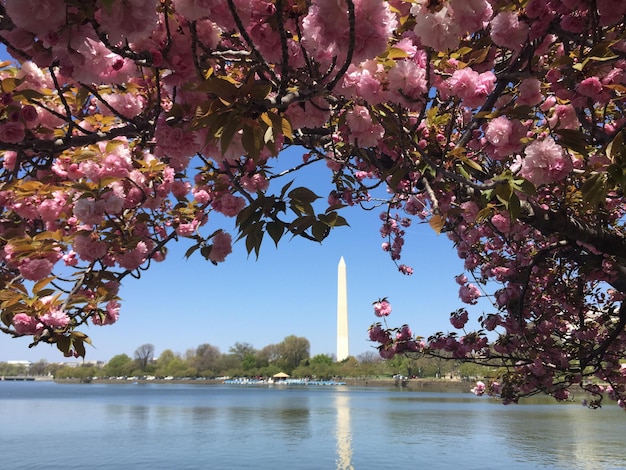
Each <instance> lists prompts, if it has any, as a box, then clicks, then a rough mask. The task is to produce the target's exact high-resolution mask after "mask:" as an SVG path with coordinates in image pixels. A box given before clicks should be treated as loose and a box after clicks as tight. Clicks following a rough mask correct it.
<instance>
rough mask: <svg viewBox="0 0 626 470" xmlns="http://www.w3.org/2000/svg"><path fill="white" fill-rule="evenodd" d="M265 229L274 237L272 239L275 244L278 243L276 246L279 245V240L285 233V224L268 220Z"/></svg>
mask: <svg viewBox="0 0 626 470" xmlns="http://www.w3.org/2000/svg"><path fill="white" fill-rule="evenodd" d="M265 229H266V230H267V233H269V234H270V237H272V240H274V244H275V245H276V247H278V242H279V241H280V239H281V238H282V236H283V233H284V227H283V224H281V223H280V222H275V221H272V222H268V223H267V224H266V225H265Z"/></svg>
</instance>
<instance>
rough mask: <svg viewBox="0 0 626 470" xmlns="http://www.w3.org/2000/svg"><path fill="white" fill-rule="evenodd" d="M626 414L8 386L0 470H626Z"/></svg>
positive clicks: (459, 402) (346, 392)
mask: <svg viewBox="0 0 626 470" xmlns="http://www.w3.org/2000/svg"><path fill="white" fill-rule="evenodd" d="M625 431H626V414H625V413H624V412H622V411H620V410H619V409H618V408H617V407H616V406H614V405H610V404H607V406H606V407H605V408H603V409H600V410H596V411H591V410H587V409H586V408H583V407H582V406H580V405H575V404H569V405H559V404H553V403H550V402H546V403H536V404H524V405H515V406H506V407H505V406H502V405H501V404H499V403H497V402H494V401H491V400H489V399H486V398H476V397H474V396H472V395H471V394H469V393H468V394H452V393H424V392H409V391H398V390H385V389H362V388H361V389H359V388H351V387H319V388H317V387H303V388H288V387H280V386H275V387H273V388H261V387H259V388H252V387H245V386H222V385H213V386H201V385H193V384H190V385H173V384H167V385H158V384H149V385H142V384H120V385H101V384H90V385H66V384H62V385H61V384H55V383H50V382H0V468H2V469H5V470H14V469H64V470H72V469H85V468H93V469H126V468H128V469H247V468H251V469H252V468H253V469H294V470H304V469H322V470H323V469H333V470H347V469H354V470H367V469H377V470H378V469H391V468H402V469H404V468H420V469H448V468H450V469H457V468H461V469H464V470H471V469H480V470H485V469H537V468H540V469H567V470H576V469H585V470H587V469H589V470H606V469H626V454H625V453H624V441H625Z"/></svg>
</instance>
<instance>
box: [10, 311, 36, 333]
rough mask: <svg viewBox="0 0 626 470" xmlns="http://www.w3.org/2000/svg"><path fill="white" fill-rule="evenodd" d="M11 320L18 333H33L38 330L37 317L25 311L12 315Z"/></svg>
mask: <svg viewBox="0 0 626 470" xmlns="http://www.w3.org/2000/svg"><path fill="white" fill-rule="evenodd" d="M12 322H13V327H14V328H15V332H16V333H17V334H18V335H34V334H37V332H38V331H39V327H38V321H37V319H36V318H34V317H31V316H30V315H27V314H25V313H18V314H16V315H14V316H13V320H12Z"/></svg>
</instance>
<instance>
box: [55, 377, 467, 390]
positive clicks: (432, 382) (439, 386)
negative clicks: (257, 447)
mask: <svg viewBox="0 0 626 470" xmlns="http://www.w3.org/2000/svg"><path fill="white" fill-rule="evenodd" d="M341 381H342V382H345V386H348V387H364V388H367V387H384V388H401V389H407V390H414V391H422V392H450V393H464V392H469V391H470V389H471V388H472V383H473V382H465V381H461V380H449V379H405V380H397V379H350V378H347V379H341ZM55 382H57V383H60V384H64V383H67V384H69V383H74V384H75V383H81V381H80V380H79V379H61V380H55ZM89 383H92V384H113V385H115V384H118V385H119V384H129V383H137V384H178V385H182V384H190V385H222V384H223V383H224V381H223V380H221V379H220V380H216V379H173V380H165V379H153V380H146V379H136V380H124V379H93V380H91V381H90V382H89ZM259 386H263V385H259Z"/></svg>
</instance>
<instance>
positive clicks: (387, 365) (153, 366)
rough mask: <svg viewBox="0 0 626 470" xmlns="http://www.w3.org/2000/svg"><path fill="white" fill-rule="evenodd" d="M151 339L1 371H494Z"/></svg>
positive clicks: (436, 374)
mask: <svg viewBox="0 0 626 470" xmlns="http://www.w3.org/2000/svg"><path fill="white" fill-rule="evenodd" d="M154 352H155V348H154V345H152V344H149V343H148V344H143V345H141V346H139V347H138V348H137V349H136V350H135V352H134V354H133V357H130V356H129V355H127V354H118V355H116V356H114V357H112V358H111V359H110V360H109V362H108V363H106V364H105V365H103V366H97V365H94V364H89V363H85V364H83V365H80V366H78V367H77V366H75V365H72V366H70V365H58V364H47V363H46V362H45V361H40V362H38V363H35V364H31V365H30V366H25V365H15V364H7V363H0V375H48V374H50V375H53V376H54V377H55V378H56V379H69V378H72V379H80V380H90V379H92V378H93V377H146V376H153V377H156V378H164V377H175V378H215V377H225V376H228V377H269V376H272V375H274V374H276V373H277V372H281V371H282V372H286V373H288V374H290V375H291V376H292V377H311V378H315V379H330V378H337V377H341V378H376V377H378V378H384V377H387V378H389V377H392V376H394V375H401V376H405V377H420V378H451V377H460V378H476V377H484V376H490V375H493V371H490V370H486V369H485V368H484V367H481V366H478V365H475V364H469V363H460V362H454V361H449V360H443V359H438V358H433V357H427V356H421V355H414V356H413V357H407V356H396V357H394V358H393V359H391V360H383V359H381V358H380V356H379V355H378V353H377V352H376V351H374V350H372V351H368V352H365V353H362V354H359V355H358V356H356V357H355V356H350V357H348V358H347V359H345V360H344V361H341V362H336V361H335V360H334V358H333V357H332V356H330V355H328V354H317V355H314V356H311V355H310V343H309V341H308V339H306V338H303V337H297V336H294V335H291V336H287V337H285V338H284V340H283V341H281V342H280V343H277V344H270V345H267V346H265V347H263V348H262V349H256V348H255V347H254V346H253V345H251V344H249V343H240V342H237V343H235V344H234V345H233V346H231V347H230V348H229V350H228V352H227V353H222V352H221V351H220V350H219V348H218V347H216V346H213V345H211V344H208V343H204V344H201V345H199V346H197V347H196V348H191V349H188V350H187V351H186V352H185V353H184V354H181V353H177V352H174V351H172V350H171V349H166V350H164V351H163V352H161V354H160V355H159V356H158V357H155V353H154Z"/></svg>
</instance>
